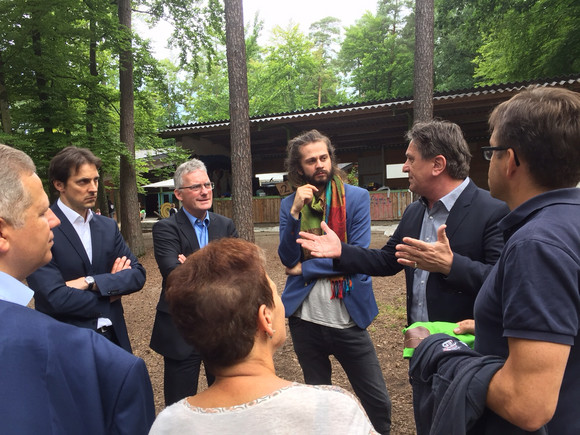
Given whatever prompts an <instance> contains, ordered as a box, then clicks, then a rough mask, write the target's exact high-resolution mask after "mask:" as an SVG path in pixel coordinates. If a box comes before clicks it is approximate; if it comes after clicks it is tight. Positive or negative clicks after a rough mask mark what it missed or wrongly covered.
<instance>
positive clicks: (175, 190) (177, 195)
mask: <svg viewBox="0 0 580 435" xmlns="http://www.w3.org/2000/svg"><path fill="white" fill-rule="evenodd" d="M173 194H174V195H175V197H176V198H177V199H179V200H180V201H182V200H183V199H182V196H181V190H179V189H174V190H173Z"/></svg>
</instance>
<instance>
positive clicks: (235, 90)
mask: <svg viewBox="0 0 580 435" xmlns="http://www.w3.org/2000/svg"><path fill="white" fill-rule="evenodd" d="M225 13H226V50H227V59H228V78H229V88H230V136H231V139H230V142H231V147H232V201H233V204H232V206H233V218H234V223H235V224H236V227H237V229H238V232H239V233H240V236H241V237H242V238H244V239H246V240H249V241H251V242H253V241H254V216H253V206H252V153H251V150H250V114H249V111H250V109H249V98H248V72H247V68H246V44H245V40H244V20H243V16H242V0H225Z"/></svg>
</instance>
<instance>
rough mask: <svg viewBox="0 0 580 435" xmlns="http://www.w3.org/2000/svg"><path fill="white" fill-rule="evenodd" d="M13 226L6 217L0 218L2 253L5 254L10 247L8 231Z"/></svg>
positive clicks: (0, 246) (0, 248) (0, 251)
mask: <svg viewBox="0 0 580 435" xmlns="http://www.w3.org/2000/svg"><path fill="white" fill-rule="evenodd" d="M10 228H12V225H10V224H9V223H8V222H6V221H5V220H4V218H0V253H1V254H3V253H5V252H7V251H8V248H9V247H10V242H9V240H8V237H7V233H8V231H9V230H10Z"/></svg>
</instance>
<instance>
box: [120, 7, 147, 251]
mask: <svg viewBox="0 0 580 435" xmlns="http://www.w3.org/2000/svg"><path fill="white" fill-rule="evenodd" d="M118 12H119V25H120V30H121V33H122V34H124V35H126V37H125V38H122V41H121V47H120V52H119V90H120V93H121V102H120V121H121V122H120V138H121V142H122V143H124V144H125V146H126V147H127V151H126V152H123V153H121V161H120V167H119V179H120V181H119V190H120V198H121V201H120V202H121V204H117V214H118V216H119V218H120V222H121V231H122V233H123V237H124V238H125V241H126V242H127V244H128V245H129V248H131V251H133V253H134V254H135V255H142V254H144V253H145V244H144V242H143V232H142V231H141V219H140V218H139V204H138V203H137V175H136V172H135V164H134V162H135V120H134V107H133V52H132V49H131V36H130V35H131V0H118Z"/></svg>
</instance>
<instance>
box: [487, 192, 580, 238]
mask: <svg viewBox="0 0 580 435" xmlns="http://www.w3.org/2000/svg"><path fill="white" fill-rule="evenodd" d="M554 204H576V205H580V189H579V188H577V187H571V188H567V189H557V190H549V191H548V192H544V193H541V194H539V195H536V196H534V197H533V198H530V199H528V200H527V201H526V202H524V203H523V204H520V205H519V206H518V207H516V208H515V209H513V210H512V211H511V212H510V213H509V214H508V215H507V216H506V217H504V218H503V219H502V220H501V221H499V222H498V224H497V226H498V228H499V229H500V231H502V232H503V233H504V238H506V239H507V238H509V236H510V235H511V234H513V232H514V231H516V230H517V229H518V228H519V227H521V226H522V225H523V224H524V223H525V222H526V221H527V220H528V218H529V217H530V216H531V215H532V214H534V213H536V212H537V211H538V210H541V209H543V208H544V207H548V206H550V205H554Z"/></svg>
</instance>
